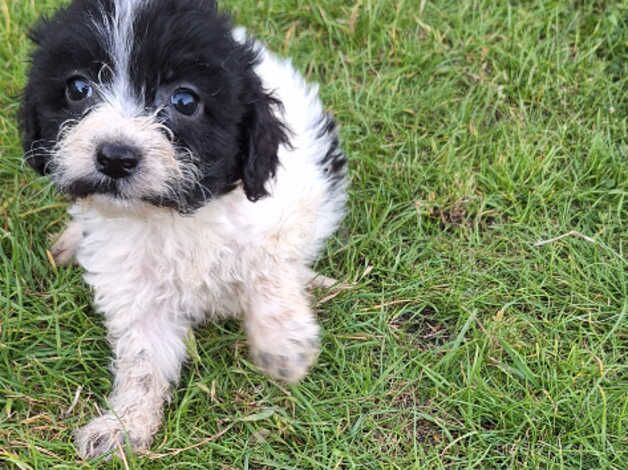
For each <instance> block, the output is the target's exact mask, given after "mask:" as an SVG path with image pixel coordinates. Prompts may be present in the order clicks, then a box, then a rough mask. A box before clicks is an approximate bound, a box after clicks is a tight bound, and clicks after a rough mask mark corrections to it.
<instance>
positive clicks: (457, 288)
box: [0, 0, 628, 469]
mask: <svg viewBox="0 0 628 470" xmlns="http://www.w3.org/2000/svg"><path fill="white" fill-rule="evenodd" d="M58 3H59V2H57V1H55V0H37V1H36V2H35V1H32V0H29V1H27V0H23V1H22V0H20V1H18V0H0V65H1V66H0V110H1V111H0V270H1V271H0V277H1V278H0V467H3V466H6V467H7V468H13V467H17V468H34V469H35V468H36V469H40V468H52V467H54V468H76V466H77V465H84V466H86V467H91V468H97V467H98V466H99V465H101V466H102V467H108V466H111V467H112V468H124V467H125V463H124V462H122V461H121V460H114V461H113V462H111V463H106V464H105V463H102V462H101V463H100V464H99V463H98V462H96V463H94V462H92V463H86V462H81V461H80V460H79V459H78V457H77V455H76V453H75V450H74V447H73V444H72V432H73V430H74V429H76V428H77V427H78V426H80V425H82V424H84V423H86V422H87V421H88V420H89V418H90V417H92V416H93V415H94V414H95V413H96V412H97V411H96V406H97V405H98V406H100V407H102V406H104V403H105V399H106V396H107V393H108V391H109V390H110V387H111V376H110V374H109V372H108V369H107V367H108V363H109V357H110V353H109V350H108V346H107V343H106V340H105V332H104V329H103V326H102V323H101V319H100V318H99V317H98V316H97V315H95V314H94V312H93V311H92V309H91V307H90V295H89V291H88V289H87V288H86V287H85V285H84V284H83V282H82V281H81V274H80V270H79V269H77V268H72V269H59V270H56V269H54V268H53V267H52V266H51V265H50V263H49V262H48V259H47V256H46V248H47V246H48V241H47V236H48V234H50V233H55V232H58V231H59V230H61V228H62V227H63V223H64V221H65V218H66V216H65V214H64V210H63V208H64V206H65V204H64V203H63V201H62V200H61V199H60V198H59V197H58V196H57V195H56V194H55V193H54V191H53V190H52V189H51V187H50V185H49V184H48V183H47V182H46V181H45V180H42V179H37V178H36V177H35V175H34V174H33V173H32V172H31V171H29V170H27V169H26V168H25V167H24V166H23V164H22V161H21V150H20V147H19V144H18V132H17V130H16V126H15V119H14V117H15V112H16V109H17V102H18V100H17V96H18V95H19V92H20V88H21V86H22V84H23V83H24V75H25V71H26V69H27V62H26V57H27V51H28V49H29V44H28V41H27V39H26V31H27V28H28V25H29V24H31V23H32V22H33V21H34V19H35V18H36V17H37V16H38V15H39V14H40V13H42V12H45V11H50V10H51V9H53V8H54V7H55V6H56V5H58ZM228 3H229V4H231V5H230V9H231V10H232V11H233V13H234V16H235V18H236V19H237V20H238V22H240V23H243V24H245V25H248V26H249V27H250V29H252V30H253V31H254V32H255V33H256V34H257V35H258V36H259V37H260V38H262V39H263V40H264V41H266V42H268V43H269V44H270V45H271V47H272V48H273V49H275V50H277V51H278V52H280V53H282V54H285V55H289V56H292V57H293V58H294V60H295V63H296V64H297V65H298V67H299V68H300V69H301V70H303V71H304V72H305V73H306V74H307V76H308V77H309V78H310V79H311V80H314V81H319V82H321V83H322V94H323V97H324V100H325V102H326V103H327V104H328V106H329V107H330V108H331V109H332V110H333V112H334V113H335V114H336V116H337V117H338V119H339V121H340V122H341V123H342V125H343V128H342V136H343V141H344V147H345V149H346V151H347V153H348V155H349V156H350V159H351V173H352V189H351V202H350V211H349V215H348V217H347V220H346V222H345V224H344V225H343V227H342V229H341V231H340V232H339V234H338V236H337V237H336V238H335V239H334V240H333V241H332V242H331V243H330V245H329V248H328V250H327V252H326V254H325V255H324V256H323V257H322V259H321V261H320V263H319V265H318V268H319V269H320V270H321V271H323V272H324V273H326V274H328V275H330V276H334V277H337V278H341V279H344V280H347V281H352V282H354V283H355V287H354V288H353V289H351V290H348V291H344V292H342V293H340V294H339V295H338V296H336V297H334V298H333V299H331V300H326V299H325V297H326V293H325V292H320V293H318V294H317V297H316V298H317V301H318V302H319V305H318V307H317V310H318V311H319V312H320V320H321V322H322V325H323V328H324V338H323V352H322V355H321V357H320V361H319V364H318V366H317V367H316V368H315V369H314V371H313V373H312V374H311V375H310V376H309V377H308V378H307V379H306V380H305V381H304V382H303V383H302V384H300V385H298V386H295V387H284V386H280V385H279V384H276V383H273V382H271V381H269V380H268V379H266V378H264V377H262V376H261V375H259V374H258V373H257V372H256V371H255V370H254V368H253V367H252V366H251V365H250V363H249V362H248V360H247V356H246V345H245V342H244V336H243V334H242V332H241V330H240V329H239V326H238V325H237V324H236V323H227V324H217V325H208V326H207V327H204V328H202V329H201V330H199V331H198V332H197V335H196V338H197V340H196V343H195V348H196V349H195V353H194V354H193V355H192V359H191V360H190V361H189V363H188V366H187V367H186V370H185V373H184V375H183V378H182V380H181V384H180V386H179V387H178V388H177V390H176V392H175V393H174V397H173V404H172V405H171V406H170V407H169V408H168V409H167V412H166V417H165V422H164V426H163V429H162V431H161V432H160V433H159V434H158V435H157V437H156V440H155V443H154V445H153V448H152V451H153V453H154V454H152V458H147V457H133V456H129V457H128V458H129V461H128V465H129V467H130V468H146V469H153V468H257V469H260V468H303V469H306V468H317V469H332V468H333V469H349V468H398V469H408V468H421V469H423V468H430V469H431V468H435V469H437V468H485V469H496V468H516V469H520V468H542V469H547V468H565V469H574V468H583V469H602V468H616V469H623V468H626V467H625V465H626V461H628V451H627V447H628V440H627V428H628V420H627V414H628V413H627V409H628V393H627V392H628V381H627V380H626V377H627V375H626V359H627V354H626V353H627V347H628V342H627V341H628V340H627V335H626V333H627V331H628V321H627V319H626V315H627V313H628V300H627V299H628V295H627V294H628V292H627V290H628V288H627V272H628V270H627V264H628V263H627V261H626V253H625V250H626V242H627V241H628V225H627V223H628V211H627V209H626V197H627V196H628V157H627V155H628V142H627V139H626V136H627V134H628V132H627V115H628V97H627V93H628V92H627V90H628V83H627V79H626V77H627V76H628V74H627V72H628V66H627V63H628V52H627V50H628V33H627V28H626V22H627V18H628V7H626V4H625V3H623V2H620V1H610V0H609V1H604V0H597V1H586V0H580V1H575V0H574V1H562V0H536V1H514V0H513V1H512V2H510V5H508V3H509V2H506V1H497V0H494V1H489V0H477V1H462V2H460V1H454V0H443V1H433V2H432V1H425V0H405V1H404V0H400V1H396V0H364V1H362V0H356V1H351V2H343V1H337V0H321V1H317V2H306V1H302V0H274V1H273V0H264V1H260V2H254V1H252V0H241V1H237V2H236V1H234V2H228ZM622 4H623V5H622ZM572 230H573V231H577V232H578V233H579V234H582V235H586V236H587V237H590V240H587V239H584V238H581V237H579V236H569V237H566V238H562V239H560V240H557V241H553V242H551V243H547V244H545V245H542V246H534V244H535V242H537V241H539V240H543V239H550V238H553V237H557V236H559V235H562V234H565V233H567V232H570V231H572ZM79 386H81V387H82V391H81V393H80V397H79V400H78V402H77V403H76V406H75V407H74V408H73V409H72V410H71V411H70V412H67V410H68V409H69V408H70V405H71V403H72V401H73V398H74V396H75V393H76V391H77V388H78V387H79ZM218 433H221V434H220V435H219V436H216V435H217V434H218ZM211 436H214V438H213V439H208V438H209V437H211ZM189 446H195V447H194V448H190V449H187V450H182V451H180V452H179V453H178V454H177V453H176V452H178V451H177V449H185V448H187V447H189ZM621 462H624V463H623V464H622V463H621Z"/></svg>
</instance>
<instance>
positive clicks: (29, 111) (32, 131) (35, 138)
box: [18, 86, 46, 175]
mask: <svg viewBox="0 0 628 470" xmlns="http://www.w3.org/2000/svg"><path fill="white" fill-rule="evenodd" d="M18 121H19V124H20V131H21V134H22V147H23V148H24V158H25V159H26V162H27V163H28V164H29V165H30V166H31V167H33V169H34V170H35V171H36V172H37V173H39V174H40V175H43V174H44V173H45V170H46V156H45V153H44V152H43V151H42V149H41V148H40V140H41V126H40V122H39V116H38V113H37V104H36V103H35V102H34V98H33V96H32V94H31V93H30V90H29V87H28V86H27V87H26V89H25V90H24V91H23V93H22V101H21V103H20V109H19V115H18Z"/></svg>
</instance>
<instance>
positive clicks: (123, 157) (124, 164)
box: [96, 143, 142, 179]
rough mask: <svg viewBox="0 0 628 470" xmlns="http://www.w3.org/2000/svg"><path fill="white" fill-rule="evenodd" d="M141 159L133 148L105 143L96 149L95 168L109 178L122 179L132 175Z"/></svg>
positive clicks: (140, 155)
mask: <svg viewBox="0 0 628 470" xmlns="http://www.w3.org/2000/svg"><path fill="white" fill-rule="evenodd" d="M141 157H142V154H141V153H140V151H139V150H138V149H136V148H134V147H131V146H129V145H124V144H113V143H106V144H102V145H101V146H100V147H98V150H97V152H96V168H97V169H98V171H100V172H101V173H102V174H104V175H107V176H109V177H111V178H116V179H117V178H124V177H126V176H129V175H130V174H131V173H133V171H134V170H135V168H136V167H137V164H138V163H139V162H140V158H141Z"/></svg>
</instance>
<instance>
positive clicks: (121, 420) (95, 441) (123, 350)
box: [76, 315, 189, 458]
mask: <svg viewBox="0 0 628 470" xmlns="http://www.w3.org/2000/svg"><path fill="white" fill-rule="evenodd" d="M108 326H109V335H110V336H109V337H110V340H111V343H112V346H113V350H114V355H115V358H114V363H113V366H114V374H115V378H114V385H113V391H112V393H111V396H110V397H109V406H110V409H109V411H107V412H106V413H105V414H103V415H102V416H100V417H98V418H96V419H94V420H93V421H91V422H90V423H89V424H87V425H86V426H84V427H83V428H81V429H79V430H78V432H77V434H76V445H77V448H78V451H79V453H80V455H81V456H82V457H84V458H92V457H96V456H98V455H101V454H104V453H108V452H110V451H112V450H115V449H121V448H123V447H124V445H125V443H126V442H128V443H129V444H130V445H131V447H132V448H133V449H134V450H145V449H147V448H148V447H149V446H150V443H151V441H152V438H153V435H154V434H155V433H156V432H157V430H158V429H159V427H160V424H161V419H162V414H163V406H164V403H165V402H166V400H167V399H168V395H169V388H170V384H171V383H173V382H176V381H177V380H178V377H179V372H180V368H181V364H182V362H183V360H184V358H185V335H186V333H187V331H188V327H189V326H188V325H187V324H184V323H183V322H175V321H173V320H172V319H165V318H160V317H159V316H158V315H147V316H145V317H143V318H141V319H138V320H136V321H135V322H134V323H133V324H132V325H129V326H128V327H126V328H125V329H124V330H123V331H122V332H121V334H117V333H116V331H115V330H114V329H113V328H112V325H108ZM112 330H113V331H112Z"/></svg>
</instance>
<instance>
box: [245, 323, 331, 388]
mask: <svg viewBox="0 0 628 470" xmlns="http://www.w3.org/2000/svg"><path fill="white" fill-rule="evenodd" d="M249 342H250V349H251V357H252V359H253V362H254V363H255V365H257V367H259V368H260V369H261V370H262V371H263V372H264V373H266V374H267V375H269V376H271V377H273V378H275V379H278V380H281V381H283V382H288V383H296V382H298V381H299V380H301V379H302V378H303V377H305V375H306V374H307V371H308V369H309V368H310V366H312V364H314V363H315V362H316V359H317V358H318V354H319V351H320V339H319V327H318V325H317V324H316V322H315V321H314V319H309V318H308V319H303V320H291V321H290V322H289V323H288V324H287V325H285V326H284V327H282V328H279V329H277V330H274V331H272V332H269V331H268V330H266V329H260V330H253V331H249Z"/></svg>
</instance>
